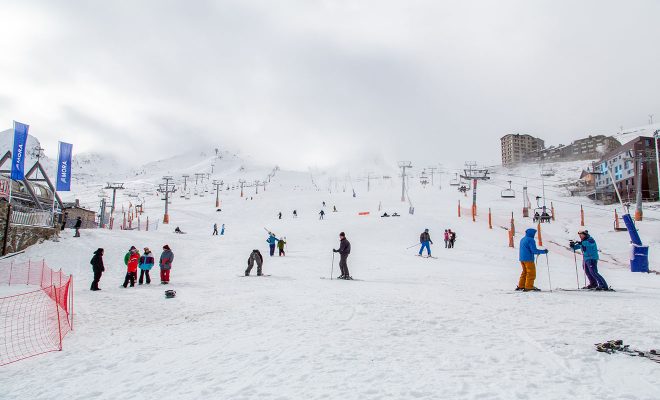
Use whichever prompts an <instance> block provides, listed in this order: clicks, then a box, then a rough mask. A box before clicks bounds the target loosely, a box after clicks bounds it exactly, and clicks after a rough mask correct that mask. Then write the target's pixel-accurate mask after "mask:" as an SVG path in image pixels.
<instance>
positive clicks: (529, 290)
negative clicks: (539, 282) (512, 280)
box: [523, 286, 541, 292]
mask: <svg viewBox="0 0 660 400" xmlns="http://www.w3.org/2000/svg"><path fill="white" fill-rule="evenodd" d="M523 291H524V292H540V291H541V289H539V288H537V287H536V286H533V287H532V288H531V289H523Z"/></svg>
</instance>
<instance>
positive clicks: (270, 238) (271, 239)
mask: <svg viewBox="0 0 660 400" xmlns="http://www.w3.org/2000/svg"><path fill="white" fill-rule="evenodd" d="M266 242H267V243H268V247H270V256H271V257H272V256H274V255H275V245H276V244H277V237H275V234H274V233H273V232H268V239H266Z"/></svg>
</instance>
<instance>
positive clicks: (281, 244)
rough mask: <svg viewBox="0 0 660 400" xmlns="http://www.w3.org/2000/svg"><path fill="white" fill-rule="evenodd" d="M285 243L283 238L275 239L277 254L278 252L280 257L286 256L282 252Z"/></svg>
mask: <svg viewBox="0 0 660 400" xmlns="http://www.w3.org/2000/svg"><path fill="white" fill-rule="evenodd" d="M285 244H286V241H285V240H284V239H278V240H277V249H278V250H279V254H280V255H279V256H280V257H282V256H286V254H284V245H285Z"/></svg>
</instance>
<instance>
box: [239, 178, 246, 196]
mask: <svg viewBox="0 0 660 400" xmlns="http://www.w3.org/2000/svg"><path fill="white" fill-rule="evenodd" d="M238 183H239V184H240V185H241V197H243V186H245V181H244V180H243V179H240V180H239V181H238Z"/></svg>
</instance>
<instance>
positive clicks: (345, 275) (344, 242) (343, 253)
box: [332, 232, 353, 280]
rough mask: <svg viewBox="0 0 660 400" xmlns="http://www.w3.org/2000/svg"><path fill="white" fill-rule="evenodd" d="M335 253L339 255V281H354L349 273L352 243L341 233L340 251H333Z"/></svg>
mask: <svg viewBox="0 0 660 400" xmlns="http://www.w3.org/2000/svg"><path fill="white" fill-rule="evenodd" d="M332 251H333V252H335V253H339V256H340V258H339V269H340V270H341V275H340V276H339V277H338V278H337V279H346V280H352V279H353V278H352V277H351V274H350V273H349V272H348V264H347V262H346V261H347V260H348V255H349V254H351V242H349V241H348V239H346V234H344V232H341V233H340V234H339V249H332Z"/></svg>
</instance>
